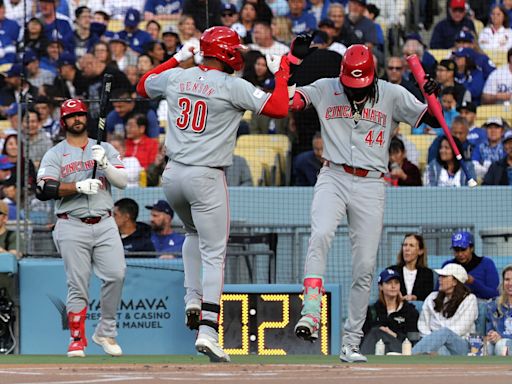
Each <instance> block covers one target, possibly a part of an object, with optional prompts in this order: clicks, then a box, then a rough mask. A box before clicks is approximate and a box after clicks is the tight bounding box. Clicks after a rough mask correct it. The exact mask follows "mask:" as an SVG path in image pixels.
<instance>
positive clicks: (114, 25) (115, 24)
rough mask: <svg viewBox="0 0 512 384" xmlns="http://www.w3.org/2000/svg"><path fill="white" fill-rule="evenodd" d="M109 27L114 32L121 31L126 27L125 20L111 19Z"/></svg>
mask: <svg viewBox="0 0 512 384" xmlns="http://www.w3.org/2000/svg"><path fill="white" fill-rule="evenodd" d="M107 29H108V30H109V31H112V32H119V31H122V30H123V29H124V22H123V20H117V19H110V21H109V22H108V27H107Z"/></svg>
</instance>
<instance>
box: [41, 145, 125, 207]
mask: <svg viewBox="0 0 512 384" xmlns="http://www.w3.org/2000/svg"><path fill="white" fill-rule="evenodd" d="M95 144H96V141H95V140H93V139H89V141H88V143H87V146H86V147H85V148H79V147H73V146H71V145H69V143H68V142H67V140H63V141H61V142H60V143H59V144H57V145H56V146H54V147H53V148H51V149H50V150H49V151H48V152H46V154H45V155H44V157H43V160H42V161H41V165H40V167H39V171H38V172H37V181H38V182H39V181H40V180H45V179H52V180H57V181H60V182H63V183H75V182H77V181H82V180H85V179H90V178H91V177H92V170H93V167H94V160H92V151H91V147H92V146H93V145H95ZM101 146H102V147H103V148H104V149H105V153H106V155H107V158H108V161H109V162H110V163H111V164H112V165H113V166H114V167H116V168H124V165H123V162H122V161H121V158H120V156H119V153H118V152H117V151H116V150H115V149H114V147H113V146H112V145H110V144H109V143H101ZM96 178H97V179H99V180H101V181H102V183H103V186H102V187H101V188H100V190H99V191H98V193H97V194H95V195H85V194H81V193H77V194H75V195H72V196H67V197H63V198H61V199H60V200H57V201H56V203H55V213H56V214H59V213H68V214H69V215H71V216H74V217H88V216H103V215H105V214H106V213H107V211H111V210H112V208H113V206H114V202H113V200H112V195H111V194H110V183H109V182H108V180H107V178H106V176H105V174H104V173H103V171H101V170H100V169H98V170H97V173H96Z"/></svg>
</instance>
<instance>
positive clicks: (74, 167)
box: [60, 160, 94, 177]
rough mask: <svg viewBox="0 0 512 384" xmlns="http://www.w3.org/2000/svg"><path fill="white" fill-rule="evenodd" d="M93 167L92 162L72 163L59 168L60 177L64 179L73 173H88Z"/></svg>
mask: <svg viewBox="0 0 512 384" xmlns="http://www.w3.org/2000/svg"><path fill="white" fill-rule="evenodd" d="M93 167H94V160H87V161H73V162H72V163H69V164H66V165H64V166H62V167H61V168H60V175H61V177H66V176H68V175H70V174H72V173H75V172H81V171H88V170H89V169H93Z"/></svg>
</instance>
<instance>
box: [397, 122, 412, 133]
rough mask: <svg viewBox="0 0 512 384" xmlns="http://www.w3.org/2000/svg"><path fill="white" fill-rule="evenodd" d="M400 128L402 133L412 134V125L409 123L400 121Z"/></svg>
mask: <svg viewBox="0 0 512 384" xmlns="http://www.w3.org/2000/svg"><path fill="white" fill-rule="evenodd" d="M398 130H399V132H400V133H401V134H402V135H410V134H411V130H412V127H411V126H410V125H409V124H407V123H400V124H399V125H398Z"/></svg>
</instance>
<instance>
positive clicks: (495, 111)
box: [476, 104, 512, 126]
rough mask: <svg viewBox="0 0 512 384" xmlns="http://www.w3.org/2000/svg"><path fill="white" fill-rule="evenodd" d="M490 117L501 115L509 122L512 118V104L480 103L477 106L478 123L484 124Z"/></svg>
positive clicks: (479, 124)
mask: <svg viewBox="0 0 512 384" xmlns="http://www.w3.org/2000/svg"><path fill="white" fill-rule="evenodd" d="M490 117H501V118H503V119H504V120H506V121H507V122H508V123H510V121H511V120H512V106H511V105H504V104H489V105H480V106H478V107H477V108H476V125H478V126H482V125H483V124H484V123H485V122H486V120H487V119H489V118H490Z"/></svg>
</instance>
